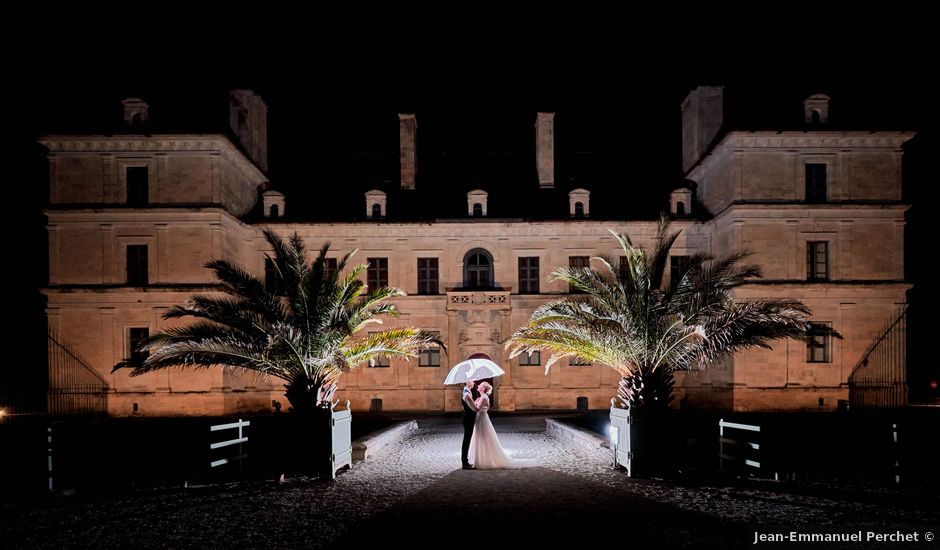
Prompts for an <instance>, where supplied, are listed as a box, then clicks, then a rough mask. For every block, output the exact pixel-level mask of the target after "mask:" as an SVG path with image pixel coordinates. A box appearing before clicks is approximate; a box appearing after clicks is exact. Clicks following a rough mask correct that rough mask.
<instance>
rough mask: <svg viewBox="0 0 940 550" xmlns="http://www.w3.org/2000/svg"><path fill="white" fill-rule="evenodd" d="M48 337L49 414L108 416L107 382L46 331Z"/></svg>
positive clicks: (62, 341) (63, 341) (69, 348)
mask: <svg viewBox="0 0 940 550" xmlns="http://www.w3.org/2000/svg"><path fill="white" fill-rule="evenodd" d="M47 336H48V338H47V346H48V360H49V389H48V412H49V414H50V415H51V416H72V415H102V416H104V415H107V414H108V390H109V389H110V388H109V386H108V383H107V382H106V381H105V380H104V378H102V377H101V376H100V375H99V374H98V373H97V372H95V370H94V369H93V368H91V366H89V363H88V361H86V360H85V359H84V358H83V357H82V356H81V354H79V353H78V350H76V349H75V347H74V346H72V345H71V344H69V343H67V342H66V341H65V340H64V339H63V338H62V336H61V335H59V334H57V333H56V332H55V331H54V330H52V329H48V332H47Z"/></svg>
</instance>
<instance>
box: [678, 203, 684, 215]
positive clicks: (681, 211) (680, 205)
mask: <svg viewBox="0 0 940 550" xmlns="http://www.w3.org/2000/svg"><path fill="white" fill-rule="evenodd" d="M676 216H685V203H684V202H682V201H679V202H677V203H676Z"/></svg>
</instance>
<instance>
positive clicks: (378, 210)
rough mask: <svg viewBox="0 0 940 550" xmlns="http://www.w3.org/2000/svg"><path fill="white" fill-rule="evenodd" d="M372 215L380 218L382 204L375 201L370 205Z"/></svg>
mask: <svg viewBox="0 0 940 550" xmlns="http://www.w3.org/2000/svg"><path fill="white" fill-rule="evenodd" d="M372 217H373V218H381V217H382V205H381V204H379V203H375V204H373V205H372Z"/></svg>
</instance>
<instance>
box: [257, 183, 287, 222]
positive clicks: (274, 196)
mask: <svg viewBox="0 0 940 550" xmlns="http://www.w3.org/2000/svg"><path fill="white" fill-rule="evenodd" d="M262 202H263V206H264V217H265V218H271V219H278V218H281V217H283V216H284V209H285V206H286V204H285V199H284V193H281V192H279V191H274V190H270V191H265V192H264V195H262Z"/></svg>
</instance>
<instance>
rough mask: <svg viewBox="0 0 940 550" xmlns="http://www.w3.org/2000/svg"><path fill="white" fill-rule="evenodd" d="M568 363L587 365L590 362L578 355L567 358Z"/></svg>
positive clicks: (579, 365)
mask: <svg viewBox="0 0 940 550" xmlns="http://www.w3.org/2000/svg"><path fill="white" fill-rule="evenodd" d="M568 364H569V365H571V366H572V367H589V366H591V362H590V361H588V360H587V359H581V358H580V357H572V358H571V359H569V360H568Z"/></svg>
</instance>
